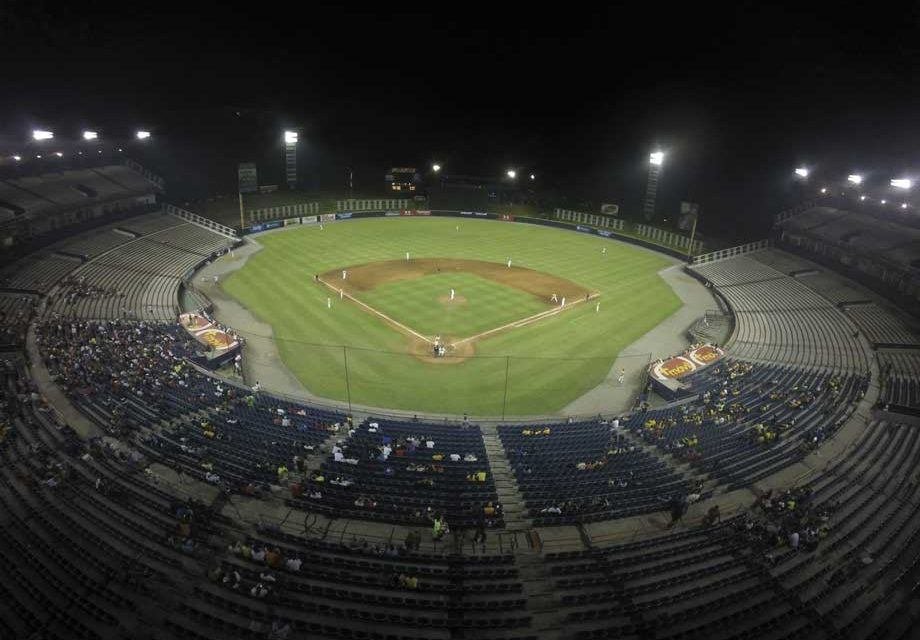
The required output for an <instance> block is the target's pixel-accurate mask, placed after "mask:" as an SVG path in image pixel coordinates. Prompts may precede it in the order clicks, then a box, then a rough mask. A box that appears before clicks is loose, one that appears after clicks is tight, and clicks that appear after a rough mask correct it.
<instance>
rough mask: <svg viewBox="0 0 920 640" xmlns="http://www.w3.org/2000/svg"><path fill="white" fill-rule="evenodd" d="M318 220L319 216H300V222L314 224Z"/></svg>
mask: <svg viewBox="0 0 920 640" xmlns="http://www.w3.org/2000/svg"><path fill="white" fill-rule="evenodd" d="M317 222H319V216H301V217H300V224H316V223H317Z"/></svg>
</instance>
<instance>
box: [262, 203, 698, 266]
mask: <svg viewBox="0 0 920 640" xmlns="http://www.w3.org/2000/svg"><path fill="white" fill-rule="evenodd" d="M406 216H411V217H424V216H436V217H447V218H473V219H481V220H497V221H503V222H519V223H521V224H536V225H540V226H544V227H555V228H557V229H566V230H568V231H577V232H579V233H587V234H589V235H596V236H600V237H602V238H610V239H611V240H619V241H620V242H626V243H628V244H632V245H636V246H639V247H644V248H646V249H651V250H652V251H657V252H659V253H663V254H665V255H668V256H671V257H672V258H677V259H678V260H682V261H686V260H687V255H686V253H684V252H683V251H678V250H677V249H672V248H671V247H666V246H664V245H660V244H656V243H654V242H651V241H649V240H643V239H642V238H637V237H635V236H628V235H625V234H622V233H617V232H616V231H613V230H612V229H596V228H594V227H589V226H587V225H583V224H573V223H571V222H562V221H560V220H550V219H548V218H531V217H528V216H516V215H514V214H508V213H488V212H486V211H448V210H443V209H431V210H423V209H419V210H401V211H383V210H380V211H339V212H337V213H326V214H321V215H318V216H294V217H291V218H284V219H279V220H270V221H267V222H263V223H259V224H254V225H252V226H250V227H247V228H246V229H245V230H244V234H245V235H251V234H255V233H261V232H263V231H270V230H272V229H280V228H281V227H288V226H291V225H297V224H319V223H323V222H332V221H335V220H355V219H359V218H385V217H386V218H391V217H406Z"/></svg>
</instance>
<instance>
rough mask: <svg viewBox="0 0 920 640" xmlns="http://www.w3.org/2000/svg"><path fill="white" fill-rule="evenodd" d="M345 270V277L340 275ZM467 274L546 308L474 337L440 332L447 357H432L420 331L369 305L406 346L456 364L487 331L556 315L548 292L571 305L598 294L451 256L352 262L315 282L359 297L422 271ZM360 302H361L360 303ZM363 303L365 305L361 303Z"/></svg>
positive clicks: (501, 265) (538, 274) (539, 275)
mask: <svg viewBox="0 0 920 640" xmlns="http://www.w3.org/2000/svg"><path fill="white" fill-rule="evenodd" d="M343 272H345V276H346V277H345V278H343V277H342V274H343ZM452 272H453V273H471V274H474V275H477V276H479V277H481V278H485V279H487V280H491V281H493V282H496V283H498V284H502V285H504V286H508V287H512V288H515V289H518V290H520V291H524V292H525V293H529V294H531V295H533V296H534V297H536V298H538V299H539V300H540V301H541V302H543V303H544V304H546V307H547V310H546V311H544V312H542V313H540V314H537V315H536V316H533V317H532V318H531V319H528V318H522V319H521V320H520V321H517V322H514V323H510V324H507V325H504V326H501V327H495V328H494V329H490V330H488V331H485V332H483V333H482V334H478V335H476V336H468V337H464V338H460V337H450V336H442V338H441V340H442V343H443V344H445V345H447V346H448V355H447V357H442V358H436V357H434V355H433V354H432V342H431V341H430V340H426V339H423V338H422V337H421V335H420V334H418V333H417V332H415V331H414V330H412V329H411V328H409V327H406V326H405V325H402V324H400V323H398V322H396V321H395V320H393V319H392V318H391V317H389V316H386V315H385V314H383V313H381V312H379V311H377V310H373V312H374V313H376V314H377V315H379V316H380V317H381V318H383V319H384V320H385V321H387V322H389V323H390V324H392V325H394V326H395V327H396V328H398V329H400V330H401V331H403V332H404V333H406V336H407V338H408V340H409V344H408V351H409V353H411V354H412V355H414V356H416V357H417V358H419V359H420V360H423V361H425V362H431V363H437V364H456V363H459V362H462V361H464V360H466V359H467V358H469V357H470V356H472V355H473V354H474V351H475V350H474V344H475V342H476V341H477V339H479V338H480V336H481V337H485V336H486V335H494V334H495V333H498V332H502V331H506V330H508V329H511V328H513V327H514V326H522V324H521V323H524V324H526V323H528V322H530V321H533V320H536V319H539V318H540V317H548V316H549V315H555V313H557V312H558V311H562V309H561V308H560V309H558V310H557V309H556V308H555V307H556V303H555V302H553V301H552V296H553V294H555V295H556V297H557V299H558V301H561V300H562V299H566V300H568V302H569V305H567V306H571V305H575V304H578V303H580V302H583V301H586V300H588V299H589V298H591V299H593V298H594V297H595V296H596V295H597V294H596V293H594V292H592V291H589V290H588V289H586V288H584V287H582V286H581V285H578V284H576V283H574V282H572V281H571V280H566V279H565V278H560V277H558V276H554V275H552V274H549V273H544V272H541V271H535V270H533V269H527V268H525V267H515V266H513V265H512V266H511V267H509V266H508V265H507V264H506V263H496V262H485V261H482V260H461V259H454V258H420V259H411V260H408V261H407V260H388V261H381V262H367V263H364V264H360V265H351V266H345V267H338V268H336V269H330V270H329V271H326V272H324V273H321V274H317V275H318V276H319V279H320V281H321V282H322V283H323V284H325V285H326V286H329V287H331V288H333V289H334V290H339V289H341V290H342V291H343V292H344V293H345V295H346V296H348V297H350V298H353V299H355V300H360V293H361V292H362V291H370V290H372V289H374V288H376V287H379V286H380V285H382V284H386V283H391V282H399V281H405V280H414V279H417V278H422V277H424V276H429V275H434V274H439V273H452ZM439 302H440V303H442V304H445V305H450V304H461V305H462V304H464V303H465V302H466V300H465V298H463V297H462V296H458V298H457V299H456V300H454V301H453V302H451V301H450V300H449V299H448V298H447V296H443V299H441V298H439ZM361 304H363V303H361ZM365 306H366V305H365Z"/></svg>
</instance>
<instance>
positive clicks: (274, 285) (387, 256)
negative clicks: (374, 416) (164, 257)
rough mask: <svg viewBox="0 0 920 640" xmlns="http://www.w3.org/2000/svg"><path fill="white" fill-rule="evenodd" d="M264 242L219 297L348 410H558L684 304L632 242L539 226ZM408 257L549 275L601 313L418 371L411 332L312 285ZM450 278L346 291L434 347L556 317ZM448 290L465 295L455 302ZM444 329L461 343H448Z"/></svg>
mask: <svg viewBox="0 0 920 640" xmlns="http://www.w3.org/2000/svg"><path fill="white" fill-rule="evenodd" d="M458 226H459V227H460V232H458V230H457V227H458ZM259 242H260V244H262V245H263V249H262V251H259V252H258V253H257V254H255V255H254V256H252V257H250V258H249V260H248V261H247V262H246V263H245V265H244V266H243V267H242V269H240V270H239V271H236V272H233V273H232V274H230V275H229V276H227V277H226V278H225V279H224V280H222V281H221V283H220V285H219V286H220V287H221V288H222V289H223V291H224V292H225V293H226V294H227V295H229V296H231V297H232V298H234V299H236V300H237V301H239V302H240V303H241V304H242V305H243V306H245V307H246V308H247V309H249V310H250V311H251V312H252V313H253V314H254V315H256V316H258V317H259V318H261V319H263V320H264V321H265V322H268V323H270V324H271V326H272V334H273V336H274V337H273V341H274V343H275V345H277V349H278V352H279V355H280V357H281V359H282V361H283V362H284V364H285V366H286V367H287V368H288V369H289V370H290V371H291V372H292V373H293V374H294V376H295V377H296V378H297V379H299V380H300V382H301V383H302V384H303V385H304V386H305V387H306V388H307V389H309V390H310V391H311V392H312V393H314V394H316V395H318V396H320V397H324V398H331V399H335V400H344V399H345V398H346V397H347V393H348V392H350V395H351V400H352V402H354V403H357V404H363V405H369V406H378V407H387V408H392V409H412V410H417V411H419V412H437V413H456V414H462V413H464V412H469V413H470V414H471V415H492V416H495V415H501V413H502V408H503V405H505V403H506V407H505V408H506V409H507V415H533V414H538V413H546V412H554V411H559V410H561V409H562V408H563V407H565V406H567V405H568V404H569V403H571V402H572V401H574V400H576V399H577V398H578V397H579V396H581V395H583V394H585V393H587V392H588V391H590V390H591V389H592V388H594V387H596V386H597V385H599V384H601V383H602V381H603V380H604V378H605V376H606V375H607V373H608V372H609V371H610V369H611V367H612V366H613V363H614V360H615V359H616V357H617V354H619V352H620V351H621V350H622V349H623V348H625V347H626V346H628V345H630V344H632V343H633V342H634V341H635V340H637V339H638V338H639V337H640V336H643V335H645V333H647V332H648V331H649V330H650V329H652V328H654V327H655V326H656V325H658V324H659V323H660V322H661V321H662V320H664V319H665V318H667V317H668V316H669V315H670V314H671V313H673V312H674V311H675V310H676V309H678V308H679V307H680V306H681V302H680V299H679V298H678V297H677V296H676V295H675V294H674V292H673V291H672V290H671V288H670V287H669V286H668V285H667V284H665V282H664V281H663V280H662V279H661V277H660V276H659V275H658V272H659V271H660V270H661V269H662V268H664V267H665V266H668V265H669V264H670V262H669V261H668V260H666V259H664V258H662V257H660V256H656V255H655V254H653V253H648V252H644V251H640V250H637V249H635V248H634V247H631V246H629V245H625V244H621V243H617V242H611V241H609V240H602V239H600V238H597V237H591V236H587V235H585V234H577V233H572V232H567V231H561V230H556V229H551V228H544V227H539V226H531V225H517V224H507V223H502V222H495V221H484V220H475V219H457V218H386V219H385V218H379V219H367V220H353V221H349V222H342V223H335V224H329V225H325V229H324V230H323V231H320V230H319V229H318V227H316V226H307V225H303V226H301V225H298V226H297V227H292V228H289V229H285V230H284V231H282V232H280V233H273V234H269V235H263V236H260V238H259ZM602 246H603V247H606V248H607V254H602V252H601V249H602ZM547 247H551V248H552V250H547ZM406 252H409V254H410V256H411V258H412V259H413V260H414V259H415V258H416V257H419V258H423V257H424V258H426V259H429V260H434V259H437V258H439V257H443V258H445V259H458V260H479V261H486V262H490V263H494V264H497V265H499V266H500V268H501V269H506V268H507V267H506V264H507V261H508V259H509V258H510V259H511V260H512V268H513V269H517V268H522V269H531V270H534V271H535V272H539V273H544V274H550V275H553V276H557V277H558V278H564V279H567V280H570V281H571V282H573V283H575V284H577V285H579V286H581V287H585V288H586V289H587V290H589V291H591V292H597V294H598V298H597V300H598V301H599V302H600V306H599V307H596V305H595V301H594V299H592V300H590V301H589V302H587V303H586V302H584V296H582V297H581V304H578V305H574V307H573V308H571V309H570V310H567V311H565V312H564V313H559V314H558V315H555V316H551V317H547V318H546V319H541V320H539V321H538V322H534V323H532V324H527V325H526V326H521V327H519V328H512V329H510V330H505V331H501V332H499V333H496V334H494V335H488V336H486V337H484V338H482V339H477V340H476V341H475V342H473V343H472V348H471V349H470V348H469V347H468V346H467V347H465V348H467V351H466V352H463V353H462V354H461V355H460V356H454V357H448V358H446V359H445V360H443V361H439V362H432V361H431V359H428V360H424V359H421V358H420V357H419V356H418V355H417V354H416V353H415V352H412V351H410V346H411V344H413V343H412V341H411V339H410V337H409V336H407V335H406V332H405V331H401V330H399V329H398V328H395V327H394V326H392V325H391V324H388V323H387V322H386V321H385V320H383V319H382V318H380V317H378V316H376V315H374V314H372V313H369V312H368V311H367V310H366V309H363V308H361V307H360V305H358V304H356V303H354V302H350V301H349V300H348V299H347V297H346V296H342V297H341V298H340V296H338V295H336V293H335V292H334V291H330V290H329V286H327V285H324V284H323V283H321V282H320V283H317V282H314V281H313V277H312V276H313V275H314V274H326V273H329V274H330V275H331V276H333V277H332V278H331V281H330V284H331V285H333V286H334V285H335V283H336V282H341V280H342V279H341V276H340V274H341V270H342V269H349V268H353V269H355V271H354V272H352V271H349V274H348V280H349V281H351V280H352V278H353V276H356V275H357V274H358V271H357V269H358V267H360V266H361V265H367V264H369V263H376V262H386V261H394V260H395V261H400V262H403V263H404V262H405V256H406ZM442 266H443V265H442ZM452 273H453V271H452V270H447V271H445V269H443V268H442V269H441V272H440V274H438V273H437V272H436V273H435V274H434V275H432V276H430V277H424V278H420V279H418V280H416V281H415V282H410V281H408V280H404V279H402V280H401V279H399V277H397V278H396V279H395V280H390V281H387V282H388V283H389V284H388V283H387V282H384V283H379V284H376V285H374V288H372V289H368V290H354V289H352V290H350V292H349V295H352V294H353V295H354V296H356V297H357V298H358V299H359V300H362V301H365V302H366V303H367V304H369V305H373V306H374V308H378V307H379V308H380V309H381V310H382V311H384V312H385V313H386V314H387V315H390V316H394V319H395V320H397V321H399V322H400V323H404V324H405V325H406V326H409V327H411V328H413V329H414V330H416V331H418V332H419V333H422V334H424V335H426V336H427V335H428V334H429V332H431V333H434V332H441V334H442V338H444V339H445V340H446V339H447V338H462V337H463V335H464V334H468V333H471V332H478V331H488V330H489V329H490V328H492V327H499V326H502V325H503V324H505V323H508V322H512V323H513V322H514V321H515V320H516V319H517V318H521V317H525V316H530V315H532V313H533V312H539V309H540V308H544V309H545V308H552V306H551V305H552V304H553V303H552V301H551V300H547V299H545V298H546V297H547V296H545V295H544V296H541V297H539V298H534V300H535V301H536V302H537V303H538V306H537V307H535V308H534V309H519V308H517V306H516V305H520V304H523V302H521V301H523V300H525V299H527V296H530V295H532V294H522V292H521V291H517V290H515V291H508V292H507V294H504V293H502V292H503V291H505V289H504V285H494V284H491V283H489V282H484V281H481V280H479V279H477V278H475V277H472V278H471V277H467V276H468V275H469V273H468V272H462V271H460V272H457V274H458V278H457V280H456V281H454V282H453V284H454V286H451V284H450V281H451V274H452ZM464 274H466V275H464ZM268 283H270V286H267V284H268ZM390 285H392V286H390ZM353 286H358V283H357V282H355V283H354V285H353ZM450 288H454V289H455V290H456V294H457V297H458V299H457V300H456V301H454V302H453V304H452V303H451V301H450V299H449V294H450ZM549 293H550V294H551V293H552V292H549ZM557 293H558V292H557ZM330 294H331V295H330ZM522 295H524V297H523V298H522V297H521V296H522ZM481 296H482V297H481ZM486 296H488V297H486ZM460 298H464V299H465V300H460ZM559 302H561V300H560V301H559ZM571 302H572V301H567V303H566V306H567V307H568V306H569V305H570V304H571ZM527 304H529V303H527ZM556 304H558V303H556ZM455 307H456V308H455ZM395 316H398V317H395ZM448 331H457V332H463V333H460V335H458V336H449V335H448V334H447V332H448ZM416 344H417V341H416ZM342 345H348V346H347V347H346V348H345V349H344V351H343V347H342ZM458 348H459V347H458ZM346 359H347V363H348V374H349V376H348V380H349V387H348V388H346V381H345V375H344V373H345V369H344V366H345V361H346ZM506 375H507V376H508V377H509V378H508V380H509V384H508V389H507V397H505V381H506ZM263 382H264V380H263Z"/></svg>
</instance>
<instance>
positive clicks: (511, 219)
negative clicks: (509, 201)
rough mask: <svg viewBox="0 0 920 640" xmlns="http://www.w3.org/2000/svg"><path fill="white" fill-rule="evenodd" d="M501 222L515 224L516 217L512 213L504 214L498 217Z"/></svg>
mask: <svg viewBox="0 0 920 640" xmlns="http://www.w3.org/2000/svg"><path fill="white" fill-rule="evenodd" d="M498 219H499V220H504V221H505V222H514V215H512V214H510V213H503V214H501V215H500V216H499V217H498Z"/></svg>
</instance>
